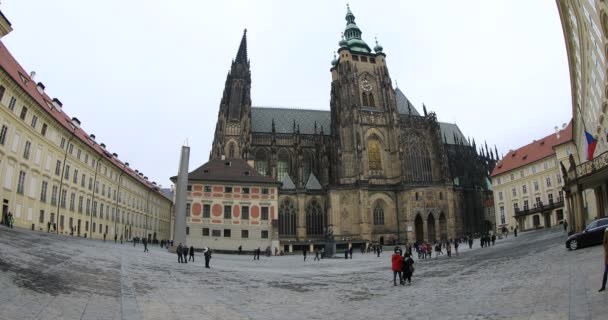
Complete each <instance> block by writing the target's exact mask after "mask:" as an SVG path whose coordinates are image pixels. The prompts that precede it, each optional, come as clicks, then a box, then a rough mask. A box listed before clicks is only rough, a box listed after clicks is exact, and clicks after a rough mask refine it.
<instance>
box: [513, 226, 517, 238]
mask: <svg viewBox="0 0 608 320" xmlns="http://www.w3.org/2000/svg"><path fill="white" fill-rule="evenodd" d="M513 235H514V236H515V237H516V238H517V227H515V230H514V231H513Z"/></svg>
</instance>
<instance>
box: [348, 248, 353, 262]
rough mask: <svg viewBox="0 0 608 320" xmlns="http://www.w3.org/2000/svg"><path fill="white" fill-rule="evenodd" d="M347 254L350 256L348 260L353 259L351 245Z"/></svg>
mask: <svg viewBox="0 0 608 320" xmlns="http://www.w3.org/2000/svg"><path fill="white" fill-rule="evenodd" d="M348 254H349V255H350V258H351V259H352V258H353V247H352V245H351V247H350V249H348Z"/></svg>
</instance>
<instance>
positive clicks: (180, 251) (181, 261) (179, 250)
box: [175, 242, 183, 263]
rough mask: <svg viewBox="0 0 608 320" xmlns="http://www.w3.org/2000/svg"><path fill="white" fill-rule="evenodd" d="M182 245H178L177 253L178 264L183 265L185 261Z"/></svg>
mask: <svg viewBox="0 0 608 320" xmlns="http://www.w3.org/2000/svg"><path fill="white" fill-rule="evenodd" d="M182 249H183V247H182V243H181V242H180V243H179V244H178V245H177V248H176V249H175V253H177V263H183V259H182Z"/></svg>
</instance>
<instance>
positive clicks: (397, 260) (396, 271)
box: [391, 248, 403, 286]
mask: <svg viewBox="0 0 608 320" xmlns="http://www.w3.org/2000/svg"><path fill="white" fill-rule="evenodd" d="M391 267H392V270H393V285H395V286H396V285H397V275H398V276H399V283H402V282H403V278H402V274H401V269H403V258H401V256H400V255H399V251H398V250H397V248H395V253H393V255H392V256H391Z"/></svg>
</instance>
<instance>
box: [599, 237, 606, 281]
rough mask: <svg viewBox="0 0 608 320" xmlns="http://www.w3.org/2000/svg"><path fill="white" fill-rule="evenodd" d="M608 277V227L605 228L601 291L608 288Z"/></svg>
mask: <svg viewBox="0 0 608 320" xmlns="http://www.w3.org/2000/svg"><path fill="white" fill-rule="evenodd" d="M607 278H608V228H606V230H604V278H603V279H602V287H601V288H600V290H599V292H602V291H604V290H606V279H607Z"/></svg>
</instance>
